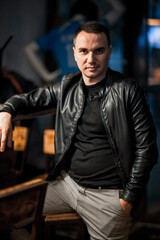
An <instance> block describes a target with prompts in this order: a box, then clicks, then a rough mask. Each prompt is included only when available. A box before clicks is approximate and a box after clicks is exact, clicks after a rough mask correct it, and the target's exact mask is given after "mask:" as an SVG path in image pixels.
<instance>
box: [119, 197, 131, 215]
mask: <svg viewBox="0 0 160 240" xmlns="http://www.w3.org/2000/svg"><path fill="white" fill-rule="evenodd" d="M119 200H120V204H121V207H122V209H123V211H124V212H125V214H127V215H129V214H130V212H131V209H132V207H133V206H132V204H131V203H129V202H127V201H125V200H123V199H122V198H120V199H119Z"/></svg>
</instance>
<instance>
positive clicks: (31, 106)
mask: <svg viewBox="0 0 160 240" xmlns="http://www.w3.org/2000/svg"><path fill="white" fill-rule="evenodd" d="M57 98H58V86H57V85H55V86H53V85H50V86H45V87H41V88H36V89H34V90H32V91H31V92H29V93H24V94H17V95H13V96H12V97H11V98H9V99H8V100H7V101H6V102H5V103H4V104H2V106H1V108H0V112H3V111H4V112H9V113H10V114H11V115H12V116H13V117H15V116H17V115H27V114H32V113H36V112H41V113H43V111H46V110H49V109H52V108H53V109H54V108H56V105H57Z"/></svg>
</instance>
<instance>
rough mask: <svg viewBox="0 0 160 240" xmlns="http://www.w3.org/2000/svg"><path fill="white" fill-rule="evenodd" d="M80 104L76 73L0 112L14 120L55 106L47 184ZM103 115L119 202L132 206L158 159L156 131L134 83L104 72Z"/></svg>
mask: <svg viewBox="0 0 160 240" xmlns="http://www.w3.org/2000/svg"><path fill="white" fill-rule="evenodd" d="M84 101H85V95H84V91H83V81H82V77H81V73H80V72H78V73H72V74H68V75H66V76H64V78H63V80H62V81H61V83H60V82H59V83H56V84H54V85H51V86H46V87H44V88H38V89H35V90H33V91H32V92H31V93H29V94H22V95H15V96H13V97H12V98H10V99H9V100H8V101H7V102H6V103H5V104H4V106H3V108H2V109H1V111H7V112H10V113H11V114H12V115H13V116H15V115H17V114H28V113H32V112H35V111H45V110H46V109H52V108H56V125H55V131H56V135H55V149H56V156H55V162H56V164H55V168H54V169H53V171H52V172H51V174H50V175H49V177H48V180H51V179H55V178H56V177H57V176H58V175H59V173H60V170H61V169H62V168H63V164H64V162H65V161H66V159H65V156H66V152H67V150H68V149H69V147H70V145H71V142H72V139H73V137H74V135H75V132H76V129H77V124H78V120H79V118H80V117H81V114H82V111H83V107H84ZM101 115H102V120H103V123H104V126H105V129H106V133H107V136H108V137H109V142H110V146H111V148H112V152H113V156H114V161H115V165H116V167H117V170H118V173H119V175H120V177H121V180H122V182H123V186H124V191H123V196H122V198H123V199H124V200H127V201H128V202H131V203H134V202H135V200H136V199H137V198H139V196H140V195H141V193H142V191H143V190H144V188H145V186H146V183H147V181H148V179H149V175H150V171H151V169H152V167H153V165H154V164H155V163H156V162H157V156H158V152H157V145H156V131H155V128H154V125H153V122H152V117H151V114H150V112H149V108H148V105H147V103H146V99H145V96H144V92H143V89H142V88H141V86H140V85H139V84H138V82H137V81H135V80H134V79H131V78H128V77H125V76H124V75H122V74H120V73H118V72H115V71H113V70H111V69H108V71H107V77H106V86H105V88H104V90H103V91H102V92H101Z"/></svg>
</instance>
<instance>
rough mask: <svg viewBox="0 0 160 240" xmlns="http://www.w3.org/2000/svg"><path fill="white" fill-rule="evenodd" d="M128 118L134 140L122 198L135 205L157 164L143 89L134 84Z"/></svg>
mask: <svg viewBox="0 0 160 240" xmlns="http://www.w3.org/2000/svg"><path fill="white" fill-rule="evenodd" d="M129 115H130V116H129V117H130V119H131V128H132V131H133V133H132V134H133V138H134V143H135V144H134V148H135V149H134V160H133V164H132V168H131V171H130V176H129V181H128V183H127V184H126V188H125V190H124V193H123V196H122V198H123V199H124V200H126V201H129V202H131V203H133V204H134V203H135V202H136V201H137V200H138V199H140V196H141V195H142V193H143V192H144V190H145V187H146V184H147V182H148V180H149V177H150V171H151V169H152V168H153V166H154V164H156V163H157V159H158V149H157V143H156V130H155V127H154V124H153V120H152V116H151V113H150V110H149V106H148V103H147V101H146V97H145V94H144V91H143V88H141V86H139V84H136V86H135V87H134V90H133V89H132V92H131V93H130V100H129Z"/></svg>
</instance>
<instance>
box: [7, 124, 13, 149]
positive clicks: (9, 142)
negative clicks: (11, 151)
mask: <svg viewBox="0 0 160 240" xmlns="http://www.w3.org/2000/svg"><path fill="white" fill-rule="evenodd" d="M7 146H8V147H10V148H11V147H12V126H11V127H10V129H9V132H8V137H7Z"/></svg>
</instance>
